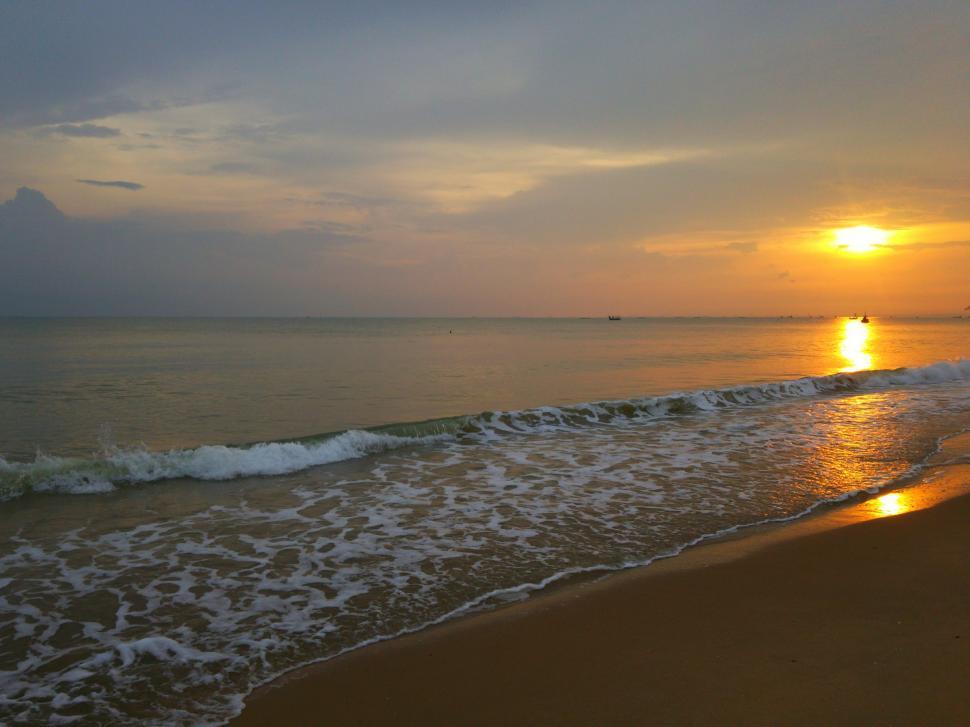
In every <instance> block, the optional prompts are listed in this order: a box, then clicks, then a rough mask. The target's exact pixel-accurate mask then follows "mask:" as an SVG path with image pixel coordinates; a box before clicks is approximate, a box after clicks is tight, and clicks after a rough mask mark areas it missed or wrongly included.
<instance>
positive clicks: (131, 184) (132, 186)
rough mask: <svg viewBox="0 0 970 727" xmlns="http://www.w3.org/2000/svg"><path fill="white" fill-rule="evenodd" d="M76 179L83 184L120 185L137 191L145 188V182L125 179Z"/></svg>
mask: <svg viewBox="0 0 970 727" xmlns="http://www.w3.org/2000/svg"><path fill="white" fill-rule="evenodd" d="M75 181H78V182H80V183H81V184H90V185H91V186H92V187H119V188H121V189H129V190H131V191H132V192H137V191H138V190H139V189H144V188H145V185H144V184H139V183H138V182H125V181H123V180H117V181H111V182H103V181H101V180H100V179H77V180H75Z"/></svg>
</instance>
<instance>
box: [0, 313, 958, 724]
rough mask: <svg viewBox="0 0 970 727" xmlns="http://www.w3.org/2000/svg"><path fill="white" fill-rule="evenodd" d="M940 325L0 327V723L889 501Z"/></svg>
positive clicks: (177, 687)
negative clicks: (819, 514) (727, 536)
mask: <svg viewBox="0 0 970 727" xmlns="http://www.w3.org/2000/svg"><path fill="white" fill-rule="evenodd" d="M968 342H970V319H921V320H919V319H878V318H876V319H873V322H872V323H871V324H869V325H865V324H862V323H861V322H859V321H853V320H848V319H841V318H840V319H832V318H826V319H756V320H755V319H628V320H623V321H617V322H609V321H606V320H605V319H603V320H592V319H590V320H578V319H577V320H563V319H554V320H532V319H530V320H485V319H481V320H479V319H467V320H457V319H442V320H430V319H422V320H404V319H367V320H347V319H334V320H327V319H299V320H295V319H287V320H268V319H260V320H241V319H231V320H217V319H213V320H81V319H76V320H28V319H7V320H2V319H0V497H2V500H0V721H2V722H5V723H18V722H23V723H71V722H77V723H84V724H125V723H138V724H153V723H154V724H172V723H177V724H199V723H220V722H222V721H225V720H226V719H228V718H229V717H231V716H232V715H233V714H235V713H236V712H237V711H238V710H239V708H240V706H241V700H242V698H243V697H244V696H245V694H246V693H247V692H248V691H249V690H250V689H251V688H253V687H254V686H256V685H258V684H260V683H263V682H265V681H267V680H269V679H271V678H273V677H274V676H276V675H278V674H280V673H282V672H285V671H286V670H289V669H292V668H295V667H298V666H300V665H303V664H307V663H310V662H313V661H317V660H321V659H325V658H329V657H332V656H334V655H336V654H339V653H342V652H344V651H347V650H349V649H352V648H356V647H359V646H361V645H364V644H367V643H372V642H374V641H378V640H381V639H386V638H391V637H393V636H394V635H397V634H401V633H406V632H408V631H413V630H416V629H420V628H423V627H425V626H427V625H429V624H434V623H438V622H441V621H444V620H446V619H449V618H453V617H455V616H459V615H461V614H464V613H468V612H470V611H473V610H476V609H480V608H487V607H492V606H497V605H500V604H502V603H505V602H508V601H510V600H515V599H518V598H522V597H525V596H526V595H527V594H529V593H530V592H533V591H536V590H539V589H541V588H543V587H545V586H547V585H549V584H551V583H554V582H556V581H558V580H562V579H564V578H566V577H569V576H571V575H574V574H578V573H584V572H607V571H610V570H616V569H620V568H625V567H630V566H633V565H637V564H644V563H648V562H650V561H651V560H653V559H656V558H657V557H662V556H668V555H672V554H675V553H677V552H679V551H680V550H682V549H683V548H684V547H686V546H688V545H690V544H692V543H695V542H698V541H700V540H703V539H706V538H709V537H713V536H716V535H718V534H723V533H726V532H731V531H733V530H736V529H738V528H740V527H744V526H747V525H752V524H756V523H763V522H766V521H784V520H787V519H792V518H796V517H800V516H802V515H804V514H806V513H808V512H811V511H812V510H813V509H814V508H817V507H818V506H819V505H820V504H823V503H828V502H833V501H840V500H843V499H845V498H848V497H852V496H853V495H855V494H857V493H861V492H869V491H875V490H877V489H879V488H885V487H893V486H895V485H898V484H899V483H901V482H904V481H905V480H906V478H907V477H911V476H912V475H913V474H914V473H917V472H918V471H919V470H920V468H921V467H922V466H923V463H924V462H925V461H926V459H927V458H928V457H929V456H930V455H931V454H932V453H934V452H935V451H936V450H937V448H938V446H939V443H940V442H941V441H942V440H943V439H945V438H946V437H949V436H952V435H954V434H957V433H960V432H963V431H965V430H967V429H968V428H970V361H968V360H966V358H965V357H966V356H967V355H968V350H967V349H968V348H970V346H968Z"/></svg>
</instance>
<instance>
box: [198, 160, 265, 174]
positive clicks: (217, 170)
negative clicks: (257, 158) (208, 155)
mask: <svg viewBox="0 0 970 727" xmlns="http://www.w3.org/2000/svg"><path fill="white" fill-rule="evenodd" d="M209 171H210V172H212V173H214V174H257V173H258V172H259V167H258V166H256V165H255V164H250V163H249V162H219V163H217V164H213V165H212V166H210V167H209Z"/></svg>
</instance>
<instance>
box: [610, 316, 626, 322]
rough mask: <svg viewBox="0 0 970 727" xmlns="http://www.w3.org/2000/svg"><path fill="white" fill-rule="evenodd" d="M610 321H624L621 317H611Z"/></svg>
mask: <svg viewBox="0 0 970 727" xmlns="http://www.w3.org/2000/svg"><path fill="white" fill-rule="evenodd" d="M610 320H611V321H622V320H623V319H622V318H621V317H620V316H610Z"/></svg>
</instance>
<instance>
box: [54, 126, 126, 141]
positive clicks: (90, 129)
mask: <svg viewBox="0 0 970 727" xmlns="http://www.w3.org/2000/svg"><path fill="white" fill-rule="evenodd" d="M44 132H45V133H48V134H60V135H62V136H77V137H87V138H92V139H108V138H111V137H112V136H121V129H113V128H111V127H110V126H99V125H97V124H59V125H57V126H50V127H48V128H46V129H44Z"/></svg>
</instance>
